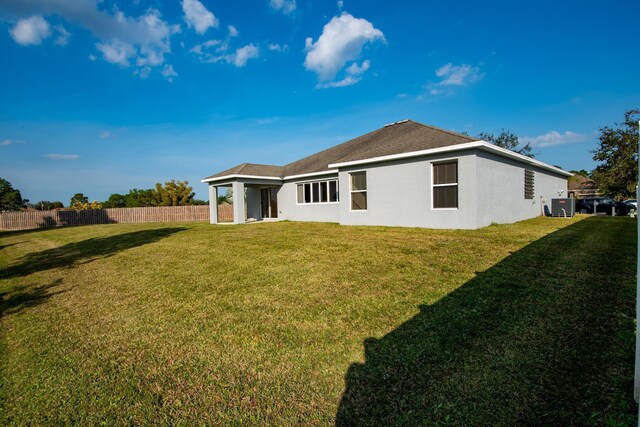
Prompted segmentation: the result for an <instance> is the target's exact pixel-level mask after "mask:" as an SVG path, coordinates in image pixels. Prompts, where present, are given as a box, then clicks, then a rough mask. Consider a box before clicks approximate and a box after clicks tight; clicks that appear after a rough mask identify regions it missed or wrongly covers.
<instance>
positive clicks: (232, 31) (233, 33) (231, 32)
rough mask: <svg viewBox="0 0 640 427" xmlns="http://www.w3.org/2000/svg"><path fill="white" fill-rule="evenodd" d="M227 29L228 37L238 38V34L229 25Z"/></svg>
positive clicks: (235, 29)
mask: <svg viewBox="0 0 640 427" xmlns="http://www.w3.org/2000/svg"><path fill="white" fill-rule="evenodd" d="M227 28H228V29H229V37H238V34H240V33H239V32H238V29H237V28H236V27H234V26H233V25H229V26H228V27H227Z"/></svg>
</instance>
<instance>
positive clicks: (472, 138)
mask: <svg viewBox="0 0 640 427" xmlns="http://www.w3.org/2000/svg"><path fill="white" fill-rule="evenodd" d="M408 121H410V122H413V123H415V124H417V125H420V126H424V127H426V128H430V129H433V130H437V131H439V132H443V133H446V134H449V135H453V136H459V137H461V138H466V139H468V140H469V141H480V140H479V139H478V138H474V137H472V136H470V135H465V134H463V133H460V132H454V131H452V130H448V129H443V128H440V127H438V126H433V125H425V124H424V123H421V122H417V121H415V120H411V119H408Z"/></svg>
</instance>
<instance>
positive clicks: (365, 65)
mask: <svg viewBox="0 0 640 427" xmlns="http://www.w3.org/2000/svg"><path fill="white" fill-rule="evenodd" d="M370 65H371V63H370V62H369V60H368V59H366V60H364V61H363V62H362V64H361V65H358V63H357V62H354V63H353V64H351V65H350V66H349V67H348V68H347V73H349V74H351V75H358V74H362V73H364V72H365V71H367V70H368V69H369V66H370Z"/></svg>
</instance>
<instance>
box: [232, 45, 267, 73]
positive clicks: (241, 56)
mask: <svg viewBox="0 0 640 427" xmlns="http://www.w3.org/2000/svg"><path fill="white" fill-rule="evenodd" d="M259 56H260V50H259V49H258V48H257V47H256V46H255V45H254V44H248V45H246V46H244V47H241V48H239V49H237V50H236V53H235V54H234V55H233V58H232V59H229V60H228V62H233V65H235V66H236V67H244V66H245V65H247V61H248V60H249V59H251V58H257V57H259Z"/></svg>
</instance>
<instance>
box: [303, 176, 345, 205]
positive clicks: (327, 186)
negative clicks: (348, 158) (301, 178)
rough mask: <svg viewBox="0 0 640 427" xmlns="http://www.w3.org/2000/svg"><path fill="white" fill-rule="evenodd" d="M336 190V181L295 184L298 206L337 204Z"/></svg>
mask: <svg viewBox="0 0 640 427" xmlns="http://www.w3.org/2000/svg"><path fill="white" fill-rule="evenodd" d="M338 188H339V187H338V180H336V179H332V180H328V181H314V182H305V183H300V184H296V192H297V201H298V204H319V203H337V202H338V201H339V195H338Z"/></svg>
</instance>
